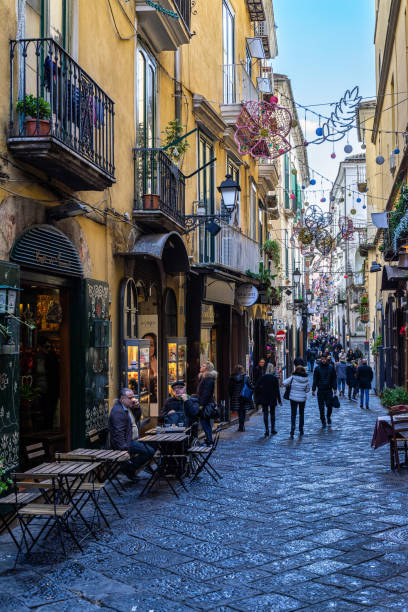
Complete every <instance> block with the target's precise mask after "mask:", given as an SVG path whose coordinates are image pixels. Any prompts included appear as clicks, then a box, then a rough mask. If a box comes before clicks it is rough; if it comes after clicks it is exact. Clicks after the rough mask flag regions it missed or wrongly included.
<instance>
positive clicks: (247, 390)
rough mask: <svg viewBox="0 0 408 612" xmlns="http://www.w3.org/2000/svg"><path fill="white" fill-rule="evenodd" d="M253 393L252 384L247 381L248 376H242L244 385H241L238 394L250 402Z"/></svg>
mask: <svg viewBox="0 0 408 612" xmlns="http://www.w3.org/2000/svg"><path fill="white" fill-rule="evenodd" d="M253 393H254V390H253V388H252V385H251V384H250V382H249V378H248V376H245V378H244V386H243V387H242V389H241V393H240V394H239V396H240V397H243V398H244V399H245V400H247V401H248V402H250V401H251V400H252V395H253Z"/></svg>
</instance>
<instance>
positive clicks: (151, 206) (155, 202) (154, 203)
mask: <svg viewBox="0 0 408 612" xmlns="http://www.w3.org/2000/svg"><path fill="white" fill-rule="evenodd" d="M159 208H160V199H159V196H158V195H157V194H156V193H145V194H144V196H143V210H159Z"/></svg>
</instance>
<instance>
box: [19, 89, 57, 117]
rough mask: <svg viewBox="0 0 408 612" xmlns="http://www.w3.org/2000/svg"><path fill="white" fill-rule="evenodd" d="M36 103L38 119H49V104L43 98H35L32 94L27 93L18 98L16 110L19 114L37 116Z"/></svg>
mask: <svg viewBox="0 0 408 612" xmlns="http://www.w3.org/2000/svg"><path fill="white" fill-rule="evenodd" d="M37 105H38V118H39V119H50V117H51V106H50V104H49V103H48V102H47V101H46V100H44V98H41V97H40V98H36V97H35V96H33V95H32V94H29V95H27V96H26V97H25V98H23V99H22V100H19V101H18V102H17V104H16V111H17V112H18V114H19V115H24V116H25V117H27V118H28V117H31V118H32V119H36V118H37Z"/></svg>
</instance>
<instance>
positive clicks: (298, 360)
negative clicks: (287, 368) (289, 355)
mask: <svg viewBox="0 0 408 612" xmlns="http://www.w3.org/2000/svg"><path fill="white" fill-rule="evenodd" d="M293 365H294V366H295V368H296V367H297V366H299V365H300V366H304V365H305V362H304V361H303V359H302V357H296V359H295V360H294V362H293Z"/></svg>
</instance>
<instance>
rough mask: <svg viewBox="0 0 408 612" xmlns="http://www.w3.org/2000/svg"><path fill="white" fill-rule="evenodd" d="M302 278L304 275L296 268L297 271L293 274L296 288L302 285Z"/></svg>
mask: <svg viewBox="0 0 408 612" xmlns="http://www.w3.org/2000/svg"><path fill="white" fill-rule="evenodd" d="M301 276H302V274H301V272H300V270H299V268H296V270H295V271H294V273H293V282H294V284H295V287H298V286H299V283H300V277H301Z"/></svg>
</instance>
